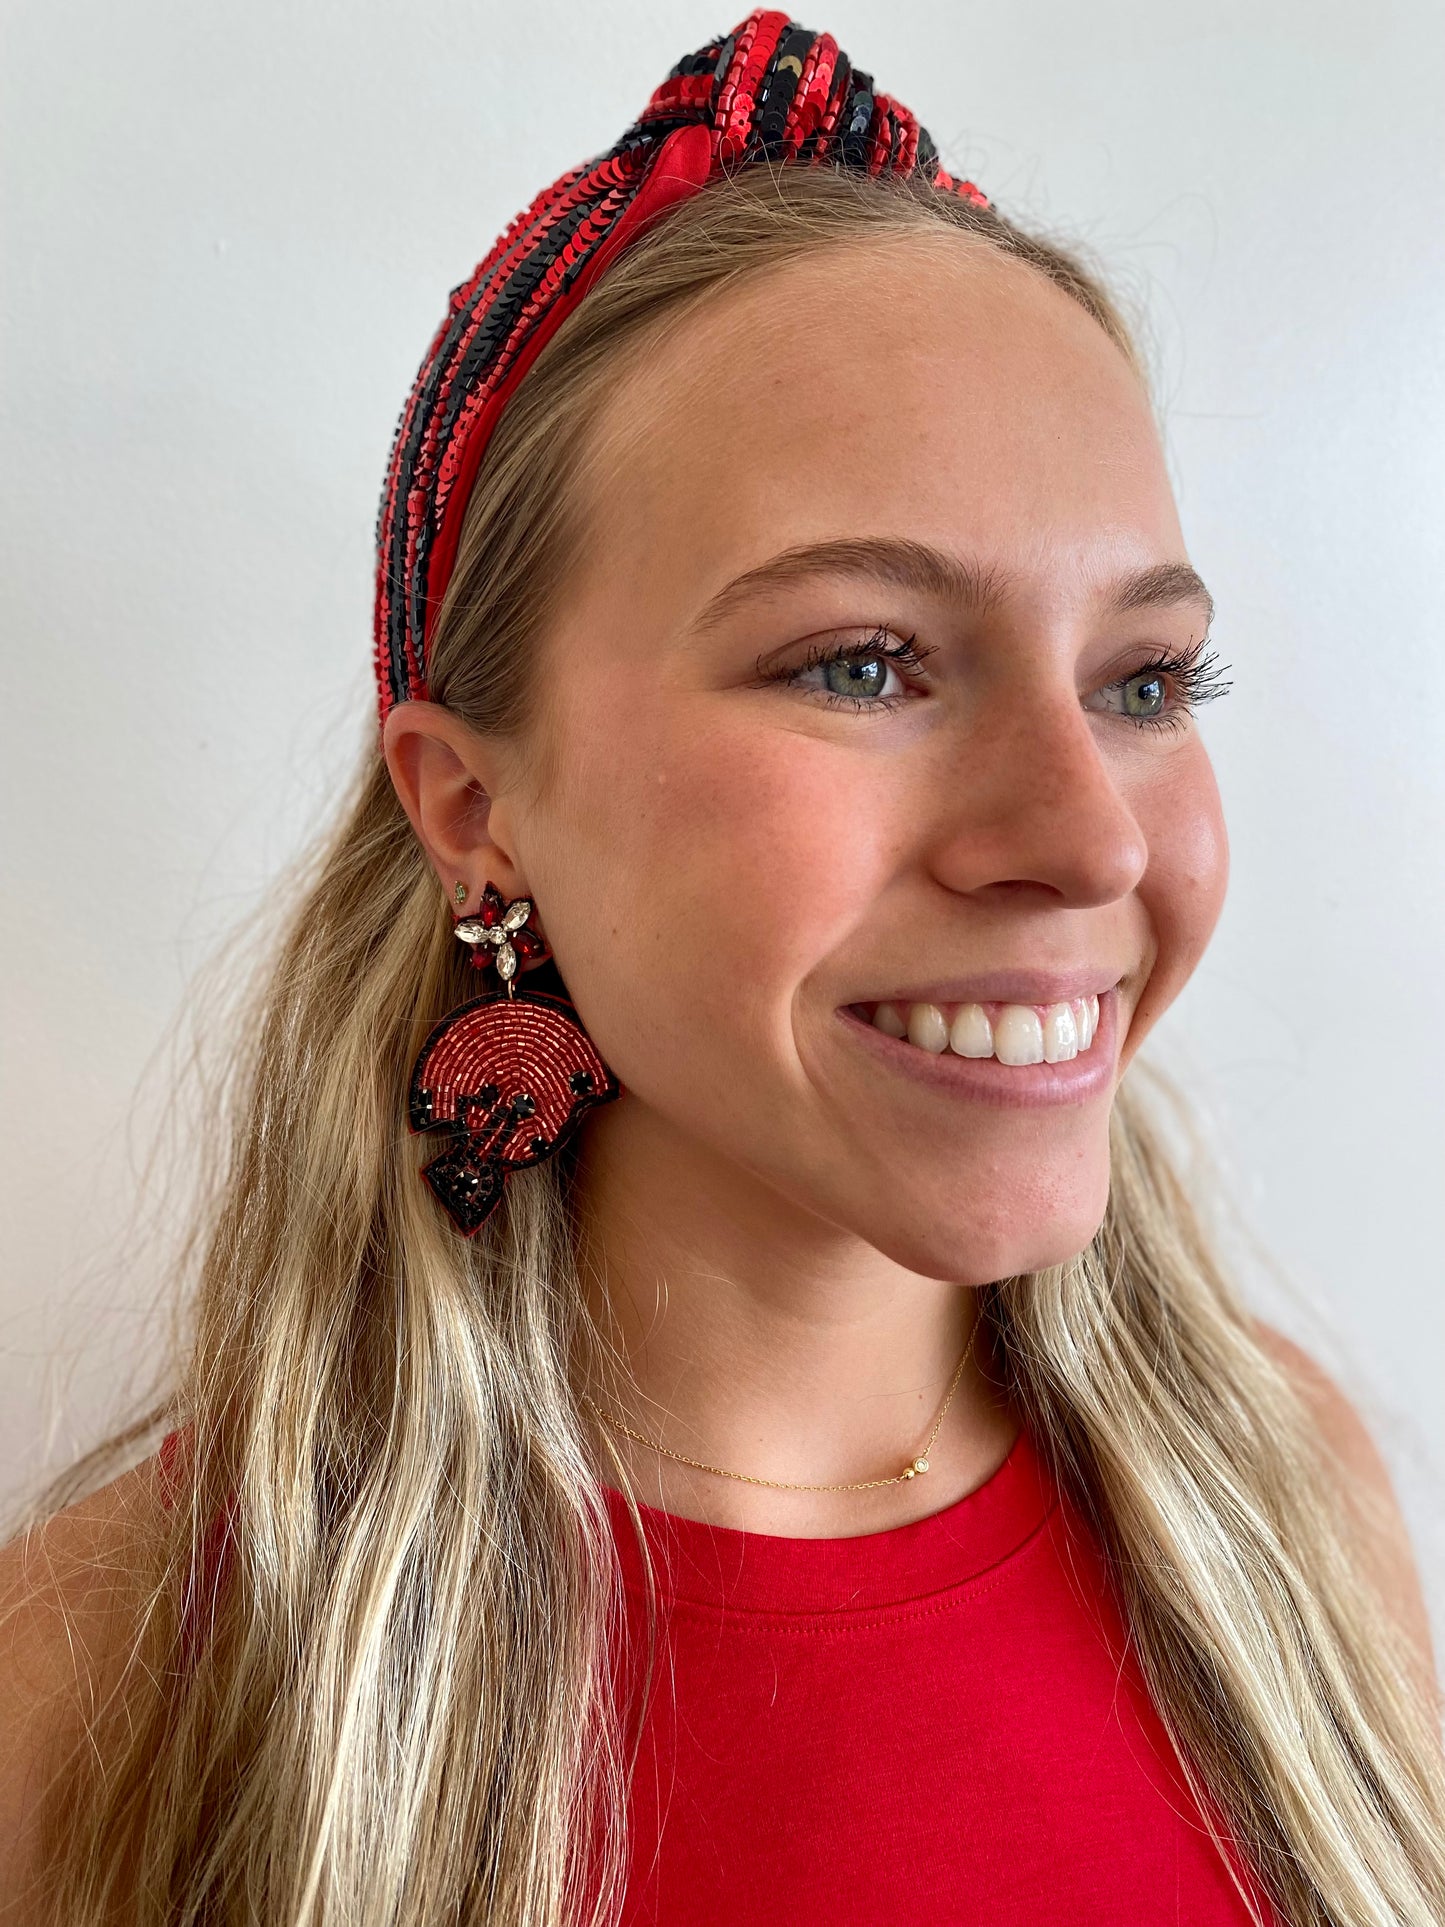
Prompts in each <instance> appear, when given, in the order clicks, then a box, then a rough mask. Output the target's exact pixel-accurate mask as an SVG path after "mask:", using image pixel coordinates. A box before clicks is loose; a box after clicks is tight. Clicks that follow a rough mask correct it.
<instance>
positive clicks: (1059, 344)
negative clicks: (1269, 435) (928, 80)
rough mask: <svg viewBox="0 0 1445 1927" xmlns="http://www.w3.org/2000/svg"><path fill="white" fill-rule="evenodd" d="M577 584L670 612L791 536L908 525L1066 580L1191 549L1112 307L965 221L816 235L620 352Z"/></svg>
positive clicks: (682, 609) (594, 460) (996, 561)
mask: <svg viewBox="0 0 1445 1927" xmlns="http://www.w3.org/2000/svg"><path fill="white" fill-rule="evenodd" d="M583 486H584V488H585V489H586V491H587V496H588V516H589V526H590V532H591V536H592V540H591V542H590V543H589V546H588V560H587V562H586V563H584V566H583V571H582V581H581V582H579V583H578V585H577V586H578V588H579V589H580V590H581V591H582V592H583V594H584V596H585V595H586V592H587V590H588V589H589V588H590V589H591V590H593V591H594V592H600V593H604V594H605V593H606V591H607V589H608V588H609V587H610V586H615V585H616V584H618V583H625V584H626V586H627V592H628V596H629V599H631V600H632V607H633V610H634V613H638V614H640V613H641V608H640V607H639V601H638V599H639V598H640V599H641V601H643V602H645V603H646V605H647V607H648V608H649V610H650V612H651V613H652V614H653V615H654V616H655V617H656V618H657V619H658V620H659V621H660V622H664V623H666V622H669V621H672V620H685V619H686V615H687V612H688V610H689V608H692V607H696V606H698V605H699V604H700V603H701V602H703V601H704V600H706V599H707V597H708V596H709V595H710V594H711V593H712V592H713V591H714V590H715V589H716V588H717V587H718V586H719V585H720V584H721V583H722V582H724V581H726V580H728V579H729V578H730V577H732V576H733V575H735V574H737V573H738V572H739V571H740V570H743V569H747V568H751V567H755V566H757V565H759V564H760V563H762V562H763V561H765V560H766V559H767V558H768V557H769V556H771V555H774V554H776V553H777V552H778V551H780V550H782V549H785V548H789V547H792V546H794V545H800V544H805V543H811V542H819V541H831V540H838V539H847V538H850V537H856V536H869V535H884V536H899V535H903V536H908V537H910V538H912V539H914V540H917V541H920V542H924V543H929V544H931V545H933V546H936V547H939V548H942V549H945V550H950V551H953V552H956V553H966V554H967V555H968V556H969V557H970V558H972V559H974V560H976V561H979V562H982V563H983V564H984V565H985V566H986V567H988V568H990V569H993V570H996V571H998V573H999V574H1000V575H1001V576H1007V577H1009V578H1010V579H1013V578H1017V579H1018V580H1019V581H1020V583H1021V584H1024V585H1026V586H1027V587H1029V588H1030V589H1031V591H1032V593H1033V594H1035V595H1037V596H1044V597H1049V596H1051V595H1052V596H1057V597H1059V598H1063V599H1067V598H1071V597H1075V596H1078V595H1082V594H1084V593H1087V591H1088V588H1089V585H1090V584H1091V583H1092V582H1096V581H1100V580H1104V579H1107V578H1109V577H1112V576H1114V575H1117V574H1118V573H1119V572H1120V571H1121V570H1124V569H1127V568H1130V567H1138V566H1147V565H1148V564H1150V563H1154V562H1157V561H1159V560H1160V559H1163V558H1171V557H1175V556H1182V554H1183V552H1184V551H1183V541H1182V537H1181V535H1180V532H1179V527H1178V521H1177V516H1176V512H1175V507H1174V502H1173V497H1172V493H1171V490H1170V487H1169V482H1168V477H1167V472H1166V470H1165V467H1164V462H1163V456H1162V452H1161V450H1160V447H1159V443H1158V437H1157V434H1156V431H1155V427H1154V423H1153V419H1152V417H1151V414H1150V410H1149V405H1148V400H1147V397H1146V395H1145V393H1144V390H1143V388H1142V385H1141V384H1140V382H1139V380H1138V378H1137V377H1136V375H1135V374H1134V372H1133V370H1132V369H1131V368H1130V367H1129V365H1128V363H1127V362H1126V361H1125V359H1124V357H1123V355H1122V354H1121V353H1120V351H1119V350H1118V348H1116V347H1115V345H1114V344H1113V342H1111V341H1110V340H1109V338H1108V336H1107V335H1106V334H1105V332H1104V330H1103V329H1102V328H1101V327H1100V325H1099V324H1098V323H1097V322H1096V321H1095V320H1094V319H1093V318H1092V317H1091V316H1090V315H1089V314H1087V313H1086V312H1085V310H1084V309H1083V308H1082V307H1081V306H1080V305H1079V304H1078V302H1076V301H1075V300H1074V299H1073V298H1072V297H1071V296H1069V295H1067V294H1065V293H1064V292H1063V291H1062V290H1060V289H1058V288H1056V287H1054V286H1052V285H1051V284H1049V283H1048V282H1047V281H1046V280H1045V279H1044V277H1043V276H1042V275H1041V274H1039V273H1037V272H1036V271H1034V270H1032V269H1029V268H1027V267H1026V266H1024V265H1023V264H1021V263H1018V262H1015V261H1010V260H1007V259H1005V258H1004V257H1002V256H1000V255H999V254H998V252H997V250H995V249H992V248H989V247H987V246H986V245H983V244H981V243H979V242H977V241H976V240H975V239H974V238H973V237H971V236H968V235H963V234H959V233H957V232H955V231H952V230H943V229H940V230H939V232H938V234H937V235H934V234H931V233H930V234H924V235H921V236H908V237H890V238H889V239H888V240H887V241H885V242H881V243H880V242H876V241H872V242H869V243H867V244H863V245H856V246H849V247H847V248H839V247H832V248H829V249H827V250H825V251H824V250H820V251H818V252H814V253H809V254H807V255H804V256H802V257H800V258H797V259H795V260H793V261H791V262H789V263H787V264H786V265H784V266H782V267H780V268H777V269H772V270H769V271H767V272H766V273H763V274H758V275H754V276H751V277H749V278H748V279H747V280H746V281H744V282H743V283H741V284H740V285H738V286H735V287H733V288H731V289H727V290H724V291H721V292H718V293H715V294H712V295H710V296H708V297H707V298H706V299H705V300H704V301H703V302H702V303H701V304H700V306H698V307H697V308H696V309H694V310H693V311H692V312H690V313H688V314H686V315H683V316H681V317H678V318H677V319H675V320H674V321H672V322H670V323H668V324H666V325H664V326H663V327H662V328H661V329H659V330H657V331H655V332H654V334H653V335H652V336H651V337H650V338H649V339H647V340H646V341H645V342H643V343H642V344H640V346H639V349H638V351H637V352H635V353H634V354H633V355H632V356H631V357H629V359H628V362H627V364H626V366H625V367H624V370H623V372H622V374H621V377H620V379H618V380H617V381H616V382H615V384H614V386H613V388H612V390H611V392H610V393H609V396H608V399H607V402H606V404H605V405H604V408H603V410H602V412H601V414H600V416H599V418H598V421H597V424H596V427H595V429H594V433H593V436H592V438H591V442H590V447H589V457H588V461H587V464H586V467H585V470H584V478H583Z"/></svg>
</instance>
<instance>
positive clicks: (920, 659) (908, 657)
mask: <svg viewBox="0 0 1445 1927" xmlns="http://www.w3.org/2000/svg"><path fill="white" fill-rule="evenodd" d="M890 637H892V638H893V640H892V641H890ZM1208 642H1209V638H1208V637H1207V636H1204V637H1201V638H1200V640H1199V641H1198V642H1196V643H1192V644H1191V645H1190V646H1189V647H1188V648H1187V649H1182V650H1177V651H1167V652H1164V653H1161V654H1159V655H1157V656H1155V657H1153V658H1151V660H1150V661H1148V662H1144V663H1141V664H1140V665H1139V667H1138V668H1137V669H1132V670H1130V672H1129V674H1128V675H1127V676H1121V677H1116V678H1115V679H1114V680H1113V681H1112V682H1109V683H1105V684H1104V685H1102V687H1101V689H1100V691H1099V693H1100V694H1101V695H1104V694H1111V693H1113V692H1116V691H1117V692H1121V693H1122V692H1125V691H1127V690H1129V689H1131V688H1132V687H1133V685H1134V684H1136V683H1144V684H1148V683H1151V682H1156V681H1161V680H1162V681H1165V682H1167V683H1168V684H1169V685H1170V687H1171V689H1172V692H1173V700H1172V701H1171V702H1170V703H1169V706H1168V707H1167V708H1165V709H1162V710H1159V711H1158V712H1156V713H1153V714H1149V715H1138V714H1135V713H1134V712H1133V711H1132V710H1129V709H1127V708H1124V709H1116V710H1111V711H1108V712H1106V713H1112V714H1116V715H1119V716H1121V717H1123V718H1124V719H1125V720H1126V721H1128V722H1131V723H1133V724H1135V725H1136V727H1138V728H1140V729H1180V728H1182V727H1183V725H1184V722H1185V719H1186V717H1188V716H1190V715H1192V714H1193V712H1194V711H1195V710H1196V709H1198V708H1199V706H1200V705H1201V704H1202V703H1207V702H1214V701H1215V700H1216V699H1217V698H1218V697H1220V696H1223V695H1226V694H1227V693H1228V691H1229V690H1230V689H1231V688H1232V687H1233V685H1232V684H1231V683H1229V682H1227V681H1226V680H1225V679H1224V677H1223V675H1222V673H1221V669H1220V665H1219V658H1218V655H1217V653H1216V652H1215V651H1214V650H1213V649H1210V648H1209V647H1208ZM936 653H937V647H936V645H935V644H932V643H924V644H922V645H921V646H920V644H919V642H918V639H917V637H916V635H913V636H902V637H896V636H894V632H893V631H892V630H890V629H888V628H886V627H879V628H877V629H875V630H874V631H873V633H872V635H870V636H868V637H867V638H866V639H865V640H863V641H861V642H854V643H840V644H837V645H834V646H832V647H829V646H828V645H826V644H819V643H814V644H811V645H810V646H809V648H808V651H807V653H806V655H805V656H804V658H803V660H802V661H801V662H797V663H792V664H789V665H788V666H787V667H786V668H782V669H773V670H766V671H763V670H761V669H760V671H759V676H758V680H759V682H765V683H782V684H785V685H800V684H801V683H802V678H803V677H804V676H806V675H809V674H811V673H812V672H813V671H815V670H817V669H820V668H827V667H829V666H831V665H832V664H834V663H868V662H879V661H884V662H888V663H891V664H893V665H894V667H895V668H897V669H900V670H911V671H914V672H916V671H918V670H920V669H922V667H923V664H924V662H925V660H926V659H927V658H928V657H929V656H931V655H934V654H936ZM1224 667H1225V668H1228V667H1229V665H1228V664H1225V665H1224ZM811 693H812V694H814V695H815V696H817V697H819V698H821V700H822V702H823V703H824V705H825V706H826V707H828V708H840V707H846V708H849V709H852V710H855V711H857V710H866V711H868V712H869V713H870V714H872V713H876V712H877V711H879V710H882V711H885V712H886V711H890V710H894V709H897V708H898V707H899V706H900V705H901V704H902V703H905V702H907V701H909V700H910V697H909V696H908V695H907V694H897V693H895V694H890V695H882V694H880V695H877V696H872V697H868V698H864V697H862V696H858V695H856V694H853V693H847V692H843V691H840V690H834V689H818V688H817V687H816V686H814V688H813V690H812V691H811ZM1123 700H1125V701H1127V697H1124V698H1123Z"/></svg>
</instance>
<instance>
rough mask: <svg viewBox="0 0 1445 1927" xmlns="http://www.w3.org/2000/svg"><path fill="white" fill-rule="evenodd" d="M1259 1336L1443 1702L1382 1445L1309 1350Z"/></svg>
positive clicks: (1259, 1329)
mask: <svg viewBox="0 0 1445 1927" xmlns="http://www.w3.org/2000/svg"><path fill="white" fill-rule="evenodd" d="M1255 1334H1256V1336H1257V1337H1258V1339H1259V1341H1260V1343H1261V1344H1262V1345H1263V1347H1264V1349H1265V1350H1266V1351H1267V1352H1268V1353H1269V1355H1270V1356H1271V1357H1272V1358H1273V1359H1274V1360H1275V1361H1276V1363H1278V1364H1279V1365H1281V1366H1282V1367H1283V1368H1284V1370H1285V1372H1286V1374H1287V1375H1288V1376H1289V1378H1290V1379H1291V1380H1292V1382H1293V1383H1294V1385H1295V1387H1296V1389H1297V1390H1298V1391H1299V1393H1300V1395H1301V1397H1302V1398H1303V1399H1304V1401H1305V1403H1306V1405H1307V1406H1308V1407H1309V1409H1310V1410H1311V1412H1312V1413H1313V1414H1314V1417H1315V1420H1316V1423H1317V1424H1318V1426H1319V1429H1320V1434H1321V1436H1322V1438H1323V1440H1324V1442H1325V1444H1326V1446H1327V1447H1328V1448H1329V1451H1330V1453H1331V1454H1332V1456H1333V1457H1334V1459H1335V1462H1336V1463H1337V1464H1338V1466H1339V1467H1340V1471H1341V1495H1342V1497H1343V1498H1344V1499H1345V1500H1346V1502H1347V1503H1348V1504H1349V1505H1350V1506H1351V1507H1352V1508H1353V1510H1354V1513H1355V1516H1356V1517H1357V1518H1358V1519H1359V1520H1360V1523H1361V1525H1362V1526H1363V1528H1364V1532H1365V1538H1366V1543H1367V1546H1368V1548H1369V1557H1370V1562H1371V1574H1370V1576H1371V1578H1372V1579H1373V1580H1374V1582H1375V1585H1376V1586H1377V1587H1378V1588H1379V1591H1380V1595H1381V1597H1382V1598H1383V1599H1384V1600H1385V1601H1386V1603H1387V1604H1388V1605H1389V1606H1390V1607H1392V1608H1393V1609H1394V1611H1395V1615H1396V1617H1397V1618H1398V1620H1399V1622H1400V1624H1401V1626H1402V1627H1403V1628H1404V1630H1405V1632H1406V1634H1407V1635H1408V1636H1409V1639H1410V1642H1411V1644H1412V1646H1414V1647H1415V1648H1416V1650H1417V1652H1418V1654H1419V1662H1420V1679H1421V1683H1422V1685H1423V1686H1424V1688H1425V1690H1426V1692H1427V1694H1428V1695H1429V1696H1430V1697H1431V1698H1432V1699H1433V1700H1435V1701H1436V1702H1437V1703H1438V1699H1439V1691H1440V1689H1439V1682H1438V1679H1437V1677H1436V1672H1435V1661H1434V1654H1433V1650H1432V1647H1431V1639H1430V1616H1429V1613H1428V1611H1427V1610H1426V1606H1425V1596H1424V1591H1423V1588H1422V1587H1421V1584H1420V1575H1419V1571H1418V1569H1417V1567H1416V1563H1415V1555H1414V1551H1413V1549H1412V1547H1411V1545H1410V1535H1409V1532H1408V1531H1407V1529H1406V1526H1405V1520H1404V1517H1403V1515H1402V1513H1401V1511H1400V1503H1399V1500H1398V1498H1397V1497H1396V1494H1395V1489H1394V1486H1393V1484H1392V1483H1391V1480H1390V1474H1389V1471H1388V1469H1387V1467H1386V1465H1385V1461H1384V1459H1383V1457H1382V1456H1381V1454H1380V1450H1379V1447H1378V1446H1377V1445H1376V1444H1375V1441H1374V1439H1373V1438H1372V1437H1371V1436H1370V1432H1369V1428H1368V1427H1367V1426H1366V1424H1365V1422H1364V1420H1363V1419H1362V1418H1361V1417H1360V1414H1359V1412H1358V1411H1357V1410H1356V1408H1355V1407H1354V1405H1353V1404H1352V1403H1351V1402H1350V1400H1349V1399H1348V1398H1347V1397H1346V1396H1345V1393H1344V1392H1343V1391H1342V1390H1341V1388H1340V1386H1339V1384H1338V1383H1337V1382H1336V1380H1335V1379H1333V1378H1332V1377H1331V1376H1330V1374H1329V1373H1328V1372H1327V1371H1326V1370H1325V1369H1324V1367H1323V1366H1322V1365H1321V1364H1320V1363H1319V1361H1318V1360H1317V1359H1316V1358H1314V1357H1312V1356H1311V1354H1310V1353H1309V1352H1307V1351H1306V1350H1305V1349H1304V1348H1303V1346H1301V1345H1297V1344H1296V1343H1295V1341H1294V1340H1293V1339H1292V1338H1287V1337H1286V1336H1285V1334H1284V1333H1283V1332H1281V1331H1278V1330H1277V1329H1276V1328H1275V1327H1274V1326H1272V1325H1266V1324H1263V1323H1261V1322H1259V1321H1256V1323H1255Z"/></svg>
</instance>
